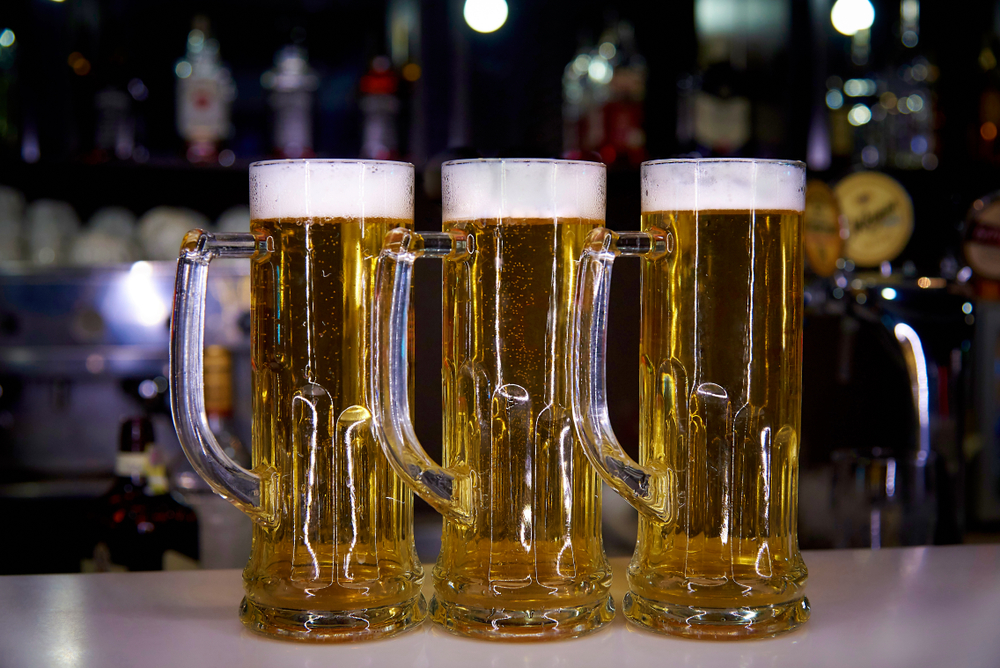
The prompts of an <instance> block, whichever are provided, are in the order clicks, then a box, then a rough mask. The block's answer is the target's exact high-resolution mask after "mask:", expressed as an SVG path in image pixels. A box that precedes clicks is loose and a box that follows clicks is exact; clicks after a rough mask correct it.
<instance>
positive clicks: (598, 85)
mask: <svg viewBox="0 0 1000 668" xmlns="http://www.w3.org/2000/svg"><path fill="white" fill-rule="evenodd" d="M645 97H646V60H645V58H643V57H642V55H640V54H639V52H638V50H637V49H636V46H635V30H634V28H633V27H632V24H631V23H629V22H628V21H616V22H613V23H611V24H610V25H609V26H608V27H607V28H606V29H605V30H604V32H603V33H602V34H601V38H600V39H599V40H598V46H597V47H596V48H593V49H586V48H584V49H581V50H580V51H579V52H578V53H577V55H576V56H574V58H573V60H571V61H570V62H569V63H568V64H567V65H566V67H565V69H564V71H563V151H564V155H565V156H566V157H569V158H580V157H583V156H584V155H593V154H594V153H597V154H599V155H600V156H601V160H603V161H604V163H605V164H607V165H615V164H620V165H623V166H625V165H627V166H631V167H632V168H635V167H638V165H639V164H640V163H641V162H642V161H643V160H645V159H646V133H645V131H644V130H643V101H644V100H645Z"/></svg>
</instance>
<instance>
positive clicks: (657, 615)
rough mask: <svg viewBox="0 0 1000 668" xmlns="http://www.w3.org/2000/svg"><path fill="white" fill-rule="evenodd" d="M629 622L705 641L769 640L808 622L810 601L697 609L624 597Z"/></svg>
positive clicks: (637, 597)
mask: <svg viewBox="0 0 1000 668" xmlns="http://www.w3.org/2000/svg"><path fill="white" fill-rule="evenodd" d="M622 603H623V605H622V607H623V608H624V612H625V617H626V618H628V619H629V621H631V622H634V623H635V624H638V625H639V626H643V627H645V628H647V629H651V630H653V631H659V632H661V633H670V634H672V635H677V636H684V637H687V638H700V639H704V640H740V639H743V638H770V637H771V636H776V635H779V634H781V633H785V632H787V631H791V630H792V629H794V628H796V627H798V626H800V625H801V624H803V623H805V621H806V620H807V619H809V599H807V598H806V597H804V596H803V597H802V598H799V599H796V600H794V601H790V602H788V603H779V604H776V605H761V606H756V607H746V608H733V609H725V608H696V607H692V606H686V605H673V604H670V603H662V602H660V601H651V600H650V599H648V598H643V597H641V596H637V595H636V594H634V593H633V592H629V593H627V594H626V595H625V600H624V601H623V602H622Z"/></svg>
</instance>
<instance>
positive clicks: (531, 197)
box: [441, 159, 606, 221]
mask: <svg viewBox="0 0 1000 668" xmlns="http://www.w3.org/2000/svg"><path fill="white" fill-rule="evenodd" d="M441 178H442V184H441V194H442V198H443V202H444V219H445V221H451V220H484V219H497V220H502V219H539V218H552V219H554V218H578V219H584V220H601V221H603V220H604V208H605V198H606V191H605V180H606V176H605V167H604V165H602V164H601V163H598V162H582V161H569V160H508V159H494V160H457V161H453V162H447V163H445V164H444V165H443V167H442V170H441Z"/></svg>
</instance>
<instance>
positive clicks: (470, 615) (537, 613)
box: [430, 595, 615, 641]
mask: <svg viewBox="0 0 1000 668" xmlns="http://www.w3.org/2000/svg"><path fill="white" fill-rule="evenodd" d="M430 612H431V618H432V619H433V620H434V621H435V622H436V623H438V624H440V625H441V626H443V627H444V628H445V629H446V630H448V631H450V632H452V633H454V634H456V635H460V636H466V637H469V638H478V639H481V640H518V641H534V640H559V639H564V638H578V637H580V636H582V635H586V634H588V633H592V632H594V631H596V630H598V629H599V628H601V627H602V626H604V625H605V624H607V623H608V622H610V621H611V620H613V619H614V618H615V604H614V602H613V601H612V600H611V597H610V596H607V597H605V598H603V599H601V600H599V601H597V602H596V603H589V604H586V605H581V606H577V607H570V608H555V609H547V610H511V609H509V608H474V607H468V606H464V605H460V604H457V603H451V602H449V601H444V600H441V598H440V597H439V596H437V595H435V596H434V598H432V599H431V606H430Z"/></svg>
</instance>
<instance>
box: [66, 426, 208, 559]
mask: <svg viewBox="0 0 1000 668" xmlns="http://www.w3.org/2000/svg"><path fill="white" fill-rule="evenodd" d="M154 442H155V440H154V436H153V425H152V423H151V422H150V421H149V418H146V417H134V418H128V419H126V420H124V421H123V422H122V425H121V440H120V442H119V451H118V456H117V458H116V460H115V481H114V483H113V484H112V486H111V489H109V490H108V491H107V492H106V493H105V494H104V495H103V496H101V497H100V498H99V499H98V500H97V504H96V505H97V507H96V509H95V529H96V531H97V543H96V545H95V548H94V555H93V568H92V569H93V570H96V571H98V572H106V571H121V570H127V571H158V570H165V569H168V568H171V567H181V568H183V567H185V566H186V565H187V566H194V565H195V562H196V560H197V559H198V520H197V518H196V516H195V513H194V511H193V510H191V508H189V507H188V506H186V505H184V504H183V503H181V502H180V501H178V500H177V499H175V498H174V497H173V495H172V494H170V492H169V490H168V488H167V482H166V481H167V477H166V474H165V467H164V466H163V465H162V463H160V462H158V461H157V453H156V448H155V445H154ZM84 568H85V570H91V569H90V568H87V563H86V562H85V564H84Z"/></svg>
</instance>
